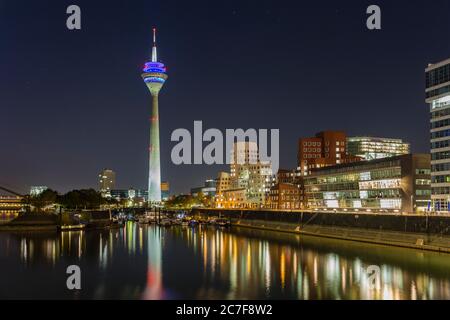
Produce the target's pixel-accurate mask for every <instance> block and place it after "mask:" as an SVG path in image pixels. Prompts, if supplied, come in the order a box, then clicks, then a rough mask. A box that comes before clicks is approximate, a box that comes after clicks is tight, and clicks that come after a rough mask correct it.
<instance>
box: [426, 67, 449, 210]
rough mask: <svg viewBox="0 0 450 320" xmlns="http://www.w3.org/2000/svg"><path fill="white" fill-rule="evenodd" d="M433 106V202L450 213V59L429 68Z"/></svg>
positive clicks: (428, 85) (428, 88) (428, 98)
mask: <svg viewBox="0 0 450 320" xmlns="http://www.w3.org/2000/svg"><path fill="white" fill-rule="evenodd" d="M425 78H426V80H425V85H426V89H425V93H426V102H427V103H428V104H429V106H430V149H431V201H432V209H433V211H435V212H436V213H448V212H450V59H447V60H445V61H442V62H439V63H436V64H430V65H429V66H428V68H426V69H425Z"/></svg>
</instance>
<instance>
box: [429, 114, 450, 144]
mask: <svg viewBox="0 0 450 320" xmlns="http://www.w3.org/2000/svg"><path fill="white" fill-rule="evenodd" d="M448 110H450V108H449V109H448ZM444 137H450V129H447V130H441V131H436V132H433V133H431V137H430V138H431V139H438V138H444Z"/></svg>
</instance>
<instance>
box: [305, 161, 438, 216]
mask: <svg viewBox="0 0 450 320" xmlns="http://www.w3.org/2000/svg"><path fill="white" fill-rule="evenodd" d="M430 177H431V170H430V155H428V154H412V155H411V154H409V155H402V156H397V157H391V158H385V159H378V160H372V161H363V162H355V163H349V164H342V165H336V166H333V167H327V168H322V169H316V170H314V171H313V172H312V174H311V175H309V176H307V177H305V178H304V179H305V182H304V183H305V194H306V198H307V203H308V207H309V208H310V209H322V210H339V211H371V212H372V211H373V212H392V213H400V212H404V213H412V212H414V213H424V212H426V211H429V209H430V198H431V197H430V195H431V178H430Z"/></svg>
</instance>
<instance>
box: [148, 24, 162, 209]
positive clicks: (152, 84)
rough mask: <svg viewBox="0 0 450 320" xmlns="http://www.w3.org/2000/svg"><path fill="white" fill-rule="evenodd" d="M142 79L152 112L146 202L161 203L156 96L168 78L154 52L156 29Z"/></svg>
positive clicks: (155, 51)
mask: <svg viewBox="0 0 450 320" xmlns="http://www.w3.org/2000/svg"><path fill="white" fill-rule="evenodd" d="M143 71H144V73H143V74H142V79H144V82H145V84H146V85H147V87H148V89H149V90H150V93H151V95H152V112H151V116H150V146H149V153H150V158H149V170H148V202H150V203H159V202H161V166H160V156H159V112H158V95H159V91H160V90H161V88H162V87H163V85H164V82H166V80H167V78H168V76H167V73H166V67H165V66H164V64H163V63H161V62H158V53H157V50H156V28H153V48H152V60H151V61H149V62H146V63H145V66H144V69H143Z"/></svg>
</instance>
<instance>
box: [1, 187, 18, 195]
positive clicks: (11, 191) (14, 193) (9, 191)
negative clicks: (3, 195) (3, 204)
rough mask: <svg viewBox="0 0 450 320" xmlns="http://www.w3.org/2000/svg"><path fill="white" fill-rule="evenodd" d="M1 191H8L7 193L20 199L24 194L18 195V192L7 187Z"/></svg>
mask: <svg viewBox="0 0 450 320" xmlns="http://www.w3.org/2000/svg"><path fill="white" fill-rule="evenodd" d="M0 190H3V191H6V192H8V193H11V194H13V195H15V196H18V197H23V195H22V194H20V193H18V192H16V191H13V190H11V189H9V188H6V187H2V186H0Z"/></svg>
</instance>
